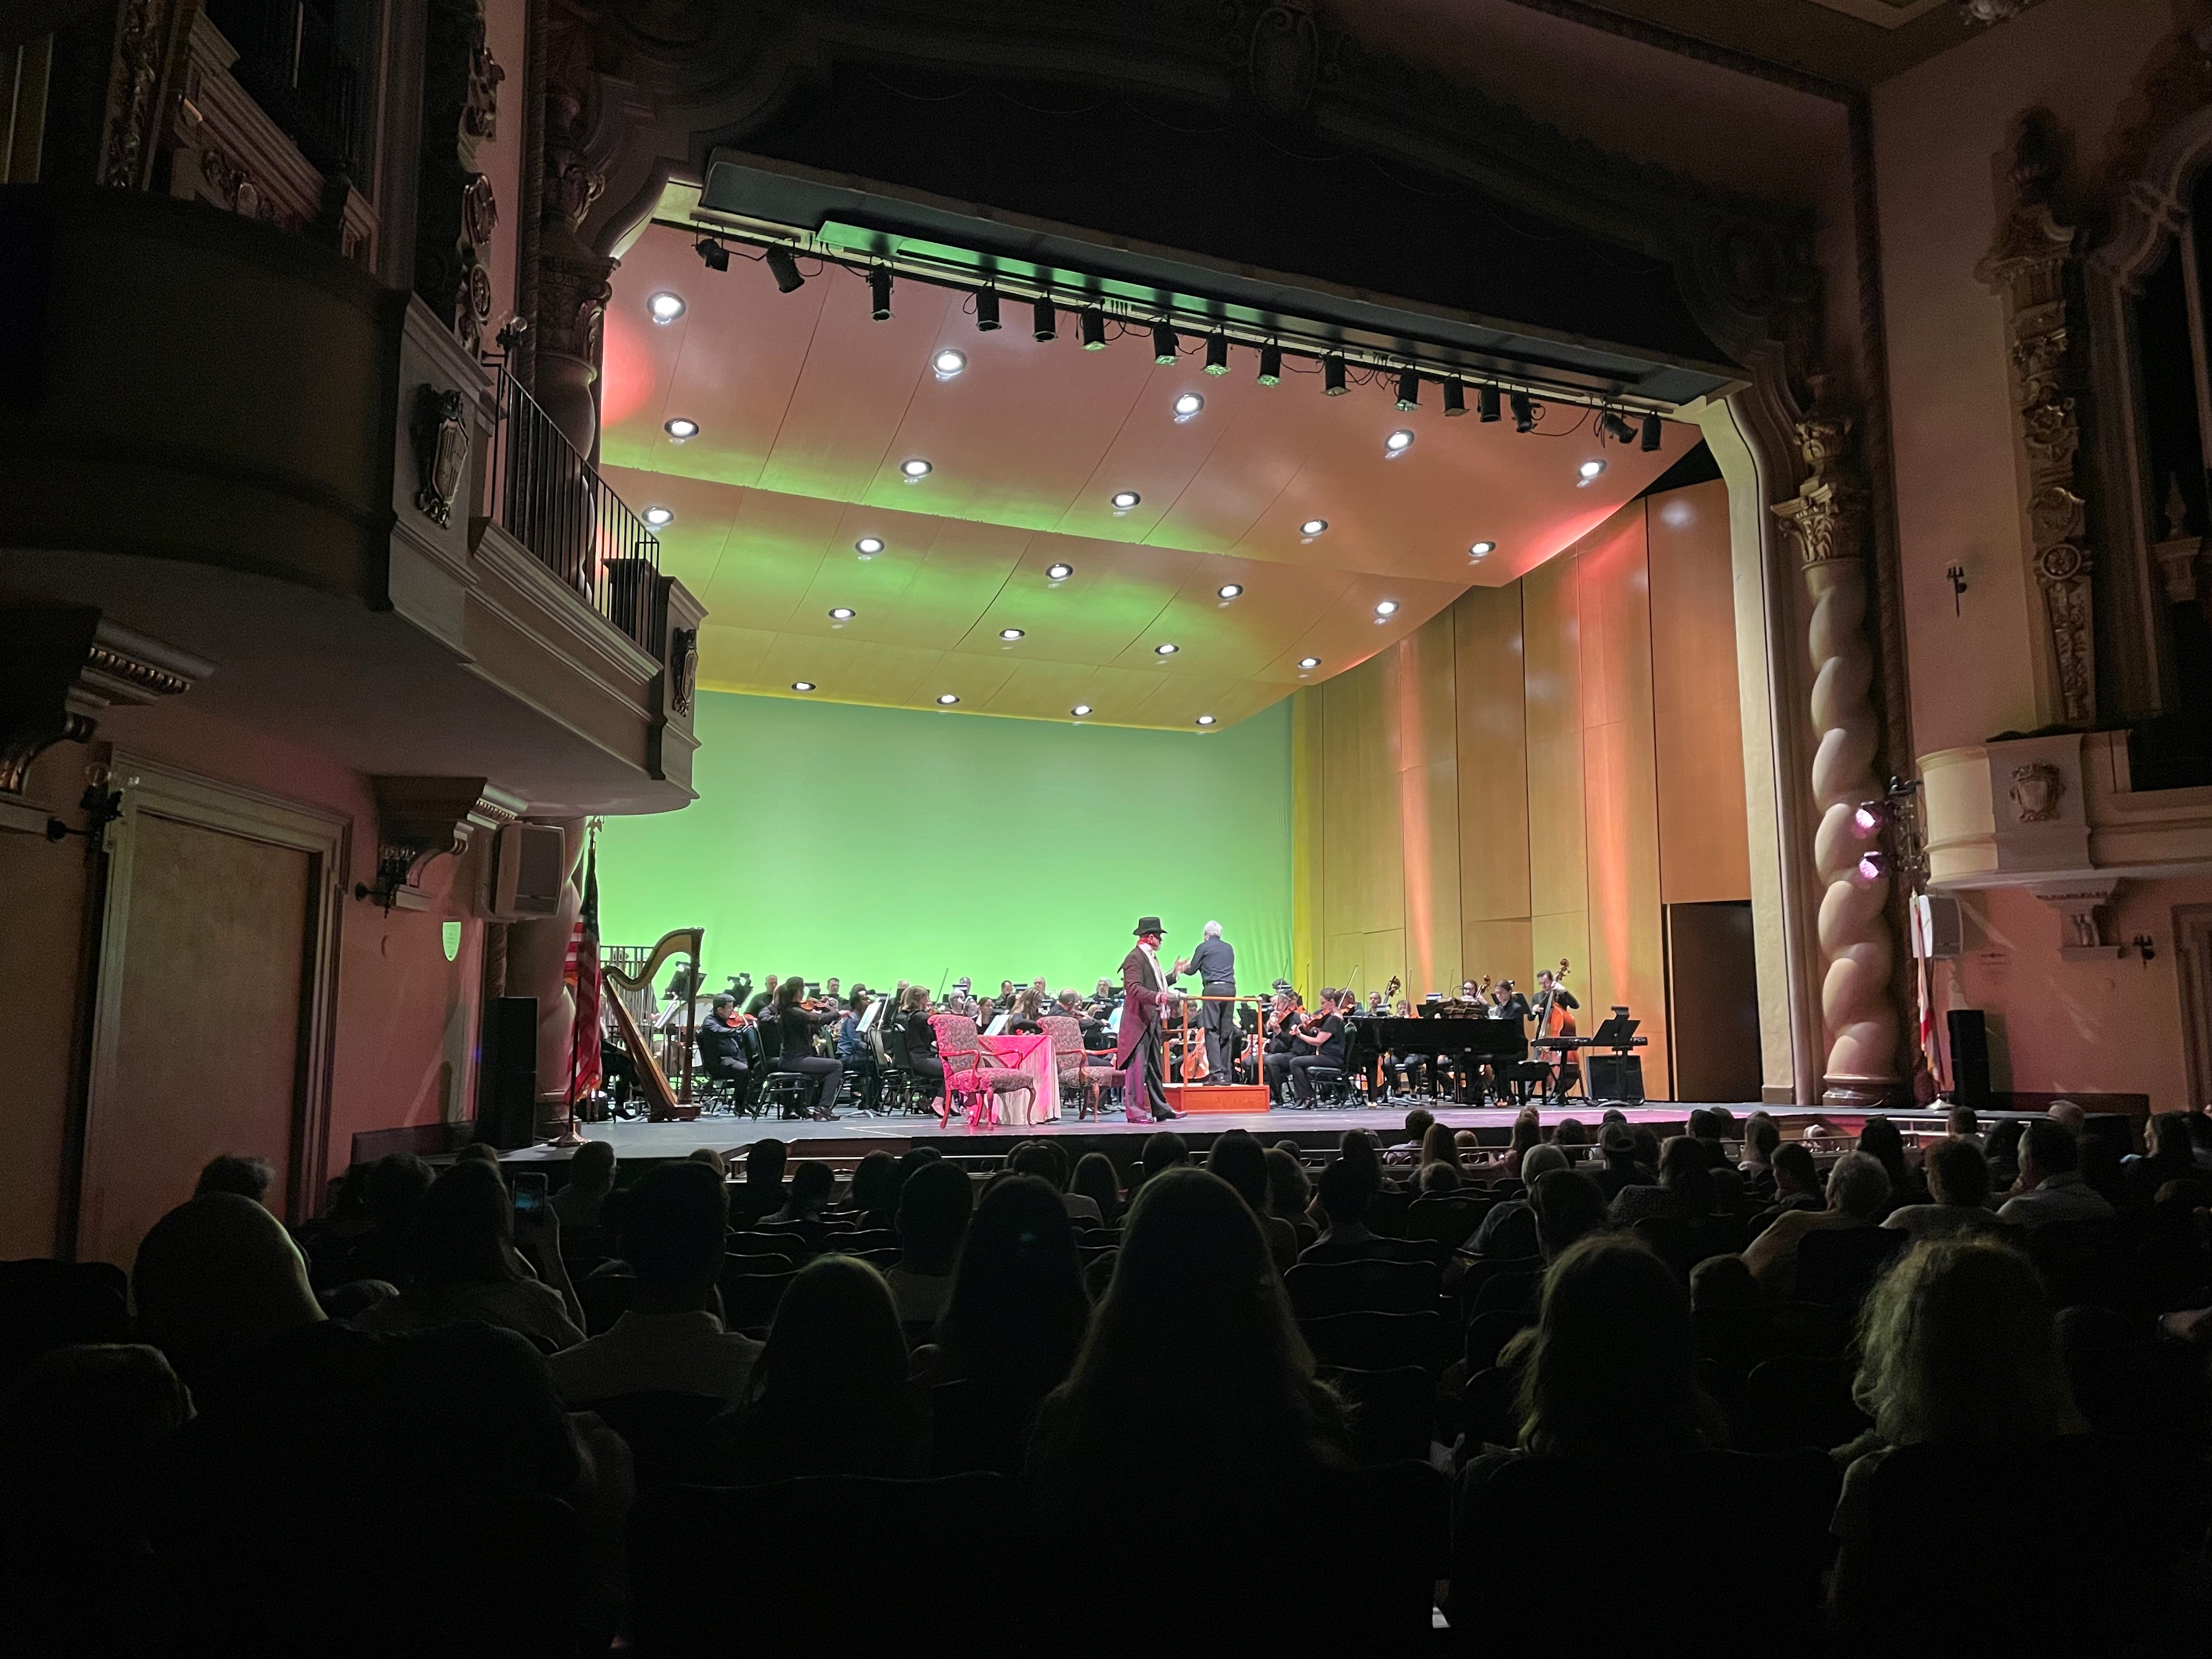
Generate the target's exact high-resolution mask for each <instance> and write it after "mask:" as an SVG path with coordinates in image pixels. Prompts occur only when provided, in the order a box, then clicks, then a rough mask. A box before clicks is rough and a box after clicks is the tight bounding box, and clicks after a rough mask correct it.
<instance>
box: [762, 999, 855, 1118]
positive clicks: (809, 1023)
mask: <svg viewBox="0 0 2212 1659" xmlns="http://www.w3.org/2000/svg"><path fill="white" fill-rule="evenodd" d="M805 989H806V986H805V981H802V980H800V979H799V978H798V977H797V976H796V975H793V976H792V977H791V978H788V979H786V980H785V981H782V983H781V984H779V985H778V986H777V987H775V1021H776V1026H777V1035H778V1036H779V1038H780V1040H781V1041H780V1045H779V1047H778V1048H777V1051H776V1060H775V1069H776V1070H777V1071H779V1072H801V1073H805V1074H806V1075H807V1076H809V1077H818V1078H820V1079H822V1087H821V1091H820V1092H819V1093H818V1094H817V1095H816V1097H815V1102H814V1115H815V1116H816V1117H817V1118H828V1117H831V1116H834V1115H835V1113H834V1112H833V1111H832V1110H831V1109H832V1108H833V1107H834V1106H836V1103H837V1091H838V1089H839V1088H840V1087H842V1085H843V1084H844V1081H845V1066H844V1062H843V1061H842V1060H832V1059H830V1058H829V1056H827V1055H826V1054H816V1053H815V1052H814V1034H815V1033H816V1032H817V1031H818V1030H821V1029H822V1028H823V1026H825V1025H835V1024H836V1023H837V1011H836V1009H835V1008H829V1009H821V1008H817V1007H816V1006H814V1005H813V1004H811V1003H809V1002H806V1001H805V1000H802V997H803V994H804V992H805Z"/></svg>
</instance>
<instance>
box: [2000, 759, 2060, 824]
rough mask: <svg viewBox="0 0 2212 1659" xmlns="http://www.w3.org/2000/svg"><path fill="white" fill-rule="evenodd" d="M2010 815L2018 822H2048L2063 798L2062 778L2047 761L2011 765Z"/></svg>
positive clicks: (2056, 814) (2055, 815)
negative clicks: (2011, 811)
mask: <svg viewBox="0 0 2212 1659" xmlns="http://www.w3.org/2000/svg"><path fill="white" fill-rule="evenodd" d="M2006 793H2008V794H2009V795H2010V796H2011V797H2012V810H2013V815H2014V816H2015V817H2017V818H2018V819H2019V820H2020V821H2021V823H2050V822H2051V820H2052V819H2054V818H2056V817H2057V816H2058V803H2059V802H2060V801H2062V800H2063V799H2065V798H2066V780H2065V779H2064V778H2063V777H2061V776H2060V775H2058V769H2057V767H2055V766H2053V765H2052V764H2051V763H2050V762H2049V761H2030V762H2028V763H2027V764H2026V765H2025V766H2015V767H2014V768H2013V769H2012V787H2011V788H2010V789H2009V790H2008V791H2007V792H2006Z"/></svg>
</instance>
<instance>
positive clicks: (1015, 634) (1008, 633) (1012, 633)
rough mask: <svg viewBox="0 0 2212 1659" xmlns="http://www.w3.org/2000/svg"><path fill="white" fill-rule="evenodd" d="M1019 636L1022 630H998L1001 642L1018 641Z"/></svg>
mask: <svg viewBox="0 0 2212 1659" xmlns="http://www.w3.org/2000/svg"><path fill="white" fill-rule="evenodd" d="M1021 636H1022V630H1021V629H1018V628H1002V629H1000V630H999V637H1000V639H1002V640H1018V639H1019V638H1021Z"/></svg>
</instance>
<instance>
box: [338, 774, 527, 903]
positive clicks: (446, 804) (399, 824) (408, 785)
mask: <svg viewBox="0 0 2212 1659" xmlns="http://www.w3.org/2000/svg"><path fill="white" fill-rule="evenodd" d="M369 787H371V789H373V790H374V793H375V795H376V881H375V884H374V885H370V884H367V883H362V884H356V886H355V888H354V896H355V897H356V898H362V899H369V900H372V901H374V902H376V903H378V904H380V905H382V906H383V907H384V908H385V909H386V910H391V909H394V908H398V909H402V910H422V909H427V908H429V902H430V901H429V898H428V896H427V895H425V894H424V893H423V891H422V886H421V881H422V868H423V866H425V865H427V864H428V863H429V861H430V860H432V859H434V858H437V857H440V856H441V855H442V854H447V853H452V854H460V853H462V852H465V851H466V850H467V848H468V844H469V837H470V836H471V834H472V833H474V832H475V831H476V830H478V829H498V828H499V827H500V826H501V824H506V823H513V822H514V821H515V819H516V818H517V817H520V816H521V814H522V812H523V811H524V809H525V808H526V807H527V806H528V805H529V802H527V801H526V800H525V799H523V798H522V797H521V796H520V795H516V794H511V793H508V792H507V791H506V790H504V789H501V788H500V787H497V786H496V785H495V784H493V783H492V782H491V781H489V779H485V778H417V777H373V778H371V779H370V780H369Z"/></svg>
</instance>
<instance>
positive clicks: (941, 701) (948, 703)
mask: <svg viewBox="0 0 2212 1659" xmlns="http://www.w3.org/2000/svg"><path fill="white" fill-rule="evenodd" d="M959 701H960V699H959V698H958V697H957V696H953V694H952V693H951V692H950V691H946V692H944V693H942V694H941V695H940V696H939V697H938V699H937V705H938V707H939V708H951V707H952V705H953V704H954V703H956V702H959Z"/></svg>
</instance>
